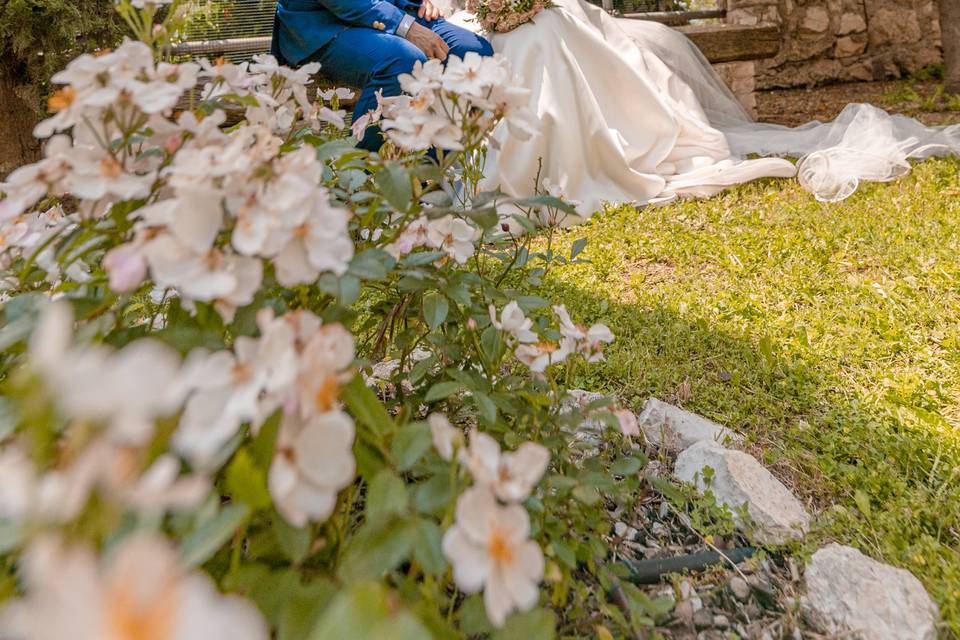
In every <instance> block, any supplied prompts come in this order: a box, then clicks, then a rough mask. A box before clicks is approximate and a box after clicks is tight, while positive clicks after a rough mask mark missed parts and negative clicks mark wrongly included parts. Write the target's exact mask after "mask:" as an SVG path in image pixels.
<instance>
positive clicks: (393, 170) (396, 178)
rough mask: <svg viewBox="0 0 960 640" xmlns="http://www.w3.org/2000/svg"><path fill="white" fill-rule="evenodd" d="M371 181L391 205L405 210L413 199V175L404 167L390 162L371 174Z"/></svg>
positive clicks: (399, 209) (398, 209) (402, 210)
mask: <svg viewBox="0 0 960 640" xmlns="http://www.w3.org/2000/svg"><path fill="white" fill-rule="evenodd" d="M373 181H374V183H376V185H377V187H378V188H379V189H380V193H382V194H383V197H384V198H385V199H386V201H387V202H388V203H389V204H390V206H391V207H393V208H394V209H396V210H397V211H400V212H406V211H407V210H408V209H409V208H410V203H411V201H412V200H413V177H412V176H411V175H410V174H409V173H408V172H407V170H406V169H404V168H403V167H401V166H400V165H399V164H397V163H395V162H390V163H388V164H387V166H386V167H385V168H384V169H382V170H381V171H379V172H377V173H376V175H374V176H373Z"/></svg>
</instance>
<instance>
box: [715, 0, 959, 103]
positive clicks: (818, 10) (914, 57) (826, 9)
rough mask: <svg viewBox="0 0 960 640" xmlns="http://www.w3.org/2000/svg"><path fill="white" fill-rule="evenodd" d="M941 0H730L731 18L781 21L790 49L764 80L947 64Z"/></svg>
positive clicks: (806, 80) (867, 76) (766, 68)
mask: <svg viewBox="0 0 960 640" xmlns="http://www.w3.org/2000/svg"><path fill="white" fill-rule="evenodd" d="M936 1H937V0H727V8H728V11H727V21H728V22H731V23H734V24H743V25H754V24H777V25H780V26H781V27H782V28H783V47H782V48H781V50H780V54H779V55H778V56H777V57H776V58H773V59H772V60H766V61H762V62H758V63H757V65H756V70H757V86H758V88H761V89H768V88H774V87H795V86H812V85H816V84H823V83H828V82H835V81H856V80H881V79H886V78H899V77H901V76H903V75H906V74H909V73H912V72H914V71H916V70H918V69H921V68H923V67H925V66H928V65H930V64H934V63H936V62H939V61H940V59H941V54H940V25H939V21H938V12H937V5H936Z"/></svg>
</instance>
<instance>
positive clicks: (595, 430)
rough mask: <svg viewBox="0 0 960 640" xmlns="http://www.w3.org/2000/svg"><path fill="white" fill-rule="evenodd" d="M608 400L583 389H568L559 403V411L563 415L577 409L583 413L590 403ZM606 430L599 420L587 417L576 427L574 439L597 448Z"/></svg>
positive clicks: (599, 394) (603, 396) (594, 392)
mask: <svg viewBox="0 0 960 640" xmlns="http://www.w3.org/2000/svg"><path fill="white" fill-rule="evenodd" d="M605 398H608V396H605V395H603V394H602V393H597V392H596V391H585V390H583V389H569V390H568V391H567V395H566V396H564V398H563V400H561V401H560V411H561V412H563V413H569V412H570V411H573V410H574V409H579V410H581V411H583V410H584V409H586V408H587V407H588V406H589V405H590V403H592V402H596V401H597V400H603V399H605ZM606 410H607V409H601V411H606ZM605 429H606V424H605V423H604V422H603V421H602V420H599V419H596V418H591V417H587V418H586V419H585V420H584V421H583V422H582V423H581V424H580V426H579V427H577V433H576V436H575V437H576V439H577V440H579V441H582V442H587V443H589V444H590V445H591V446H594V447H595V446H598V445H599V444H600V440H601V439H602V438H603V432H604V430H605Z"/></svg>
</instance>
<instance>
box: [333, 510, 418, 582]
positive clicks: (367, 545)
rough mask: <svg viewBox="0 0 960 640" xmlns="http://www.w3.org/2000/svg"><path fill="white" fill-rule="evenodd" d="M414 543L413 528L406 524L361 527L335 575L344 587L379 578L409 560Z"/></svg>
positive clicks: (414, 530) (398, 522)
mask: <svg viewBox="0 0 960 640" xmlns="http://www.w3.org/2000/svg"><path fill="white" fill-rule="evenodd" d="M415 541H416V527H414V526H412V525H411V524H410V523H407V522H401V521H395V522H393V523H391V524H389V525H387V526H381V527H374V526H369V525H364V526H363V527H361V528H360V529H359V530H358V531H357V533H356V534H355V535H354V536H353V539H352V540H351V541H350V543H349V544H348V545H347V549H346V552H345V553H344V556H343V560H342V562H341V563H340V570H339V572H338V574H339V576H340V578H341V579H342V580H343V581H344V582H348V583H350V582H359V581H361V580H370V579H379V578H382V577H383V575H384V574H385V573H387V572H388V571H392V570H393V569H395V568H396V567H397V566H398V565H399V564H400V563H401V562H403V561H404V560H406V559H407V558H408V557H409V556H410V552H411V550H412V549H413V544H414V542H415Z"/></svg>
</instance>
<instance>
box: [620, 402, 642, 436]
mask: <svg viewBox="0 0 960 640" xmlns="http://www.w3.org/2000/svg"><path fill="white" fill-rule="evenodd" d="M613 415H614V416H615V417H616V418H617V423H618V424H619V425H620V431H621V433H623V435H625V436H627V437H628V438H635V437H639V436H640V424H639V423H638V422H637V416H636V415H635V414H634V413H633V412H632V411H628V410H627V409H618V410H616V411H614V412H613Z"/></svg>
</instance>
